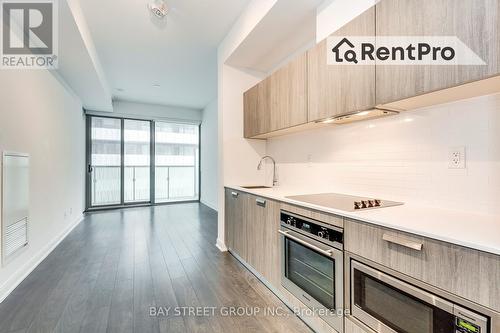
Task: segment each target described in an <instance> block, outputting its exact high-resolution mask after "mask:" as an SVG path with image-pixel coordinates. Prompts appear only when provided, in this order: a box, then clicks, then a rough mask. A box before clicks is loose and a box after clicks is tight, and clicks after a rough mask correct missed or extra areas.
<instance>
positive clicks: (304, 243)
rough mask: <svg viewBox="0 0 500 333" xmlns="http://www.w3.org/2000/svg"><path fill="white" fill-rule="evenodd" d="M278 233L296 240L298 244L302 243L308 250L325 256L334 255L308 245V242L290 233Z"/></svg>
mask: <svg viewBox="0 0 500 333" xmlns="http://www.w3.org/2000/svg"><path fill="white" fill-rule="evenodd" d="M278 232H279V233H280V234H282V235H283V236H285V237H288V238H290V239H291V240H294V241H296V242H297V243H300V244H302V245H304V246H305V247H308V248H310V249H312V250H314V251H317V252H319V253H321V254H324V255H325V256H328V257H331V256H332V254H333V250H323V249H320V248H319V247H317V246H315V245H312V244H311V243H308V242H306V241H304V240H302V239H300V238H298V237H295V236H292V235H290V232H289V231H282V230H278Z"/></svg>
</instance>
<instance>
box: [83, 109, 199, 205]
mask: <svg viewBox="0 0 500 333" xmlns="http://www.w3.org/2000/svg"><path fill="white" fill-rule="evenodd" d="M87 136H88V139H87V161H88V162H87V164H88V165H87V168H88V175H87V192H88V193H87V207H88V208H98V207H105V206H124V205H133V204H144V203H153V204H154V203H165V202H176V201H191V200H198V199H199V183H200V180H199V168H200V166H199V137H200V133H199V126H198V125H192V124H176V123H167V122H153V121H146V120H135V119H118V118H111V117H109V118H108V117H98V116H89V117H88V121H87ZM153 163H154V164H153ZM153 165H154V167H152V166H153Z"/></svg>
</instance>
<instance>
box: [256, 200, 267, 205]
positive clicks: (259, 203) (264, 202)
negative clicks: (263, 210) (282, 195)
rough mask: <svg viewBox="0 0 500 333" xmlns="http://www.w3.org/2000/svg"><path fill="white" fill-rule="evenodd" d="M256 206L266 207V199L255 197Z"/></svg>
mask: <svg viewBox="0 0 500 333" xmlns="http://www.w3.org/2000/svg"><path fill="white" fill-rule="evenodd" d="M255 202H256V203H257V206H261V207H266V200H264V199H255Z"/></svg>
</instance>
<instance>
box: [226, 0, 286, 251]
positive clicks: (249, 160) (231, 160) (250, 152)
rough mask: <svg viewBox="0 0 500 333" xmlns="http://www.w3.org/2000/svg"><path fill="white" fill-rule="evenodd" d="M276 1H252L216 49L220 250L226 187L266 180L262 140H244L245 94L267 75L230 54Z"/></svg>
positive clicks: (264, 146) (264, 144) (264, 147)
mask: <svg viewBox="0 0 500 333" xmlns="http://www.w3.org/2000/svg"><path fill="white" fill-rule="evenodd" d="M276 1H277V0H253V1H251V2H250V3H249V4H248V6H247V8H246V9H245V10H244V11H243V13H242V14H241V15H240V17H239V18H238V19H237V20H236V22H235V24H234V25H233V27H232V28H231V30H230V31H229V33H228V34H227V36H226V38H225V39H224V40H223V41H222V42H221V44H220V45H219V48H218V50H217V54H218V55H217V67H218V72H217V76H218V98H217V99H218V106H217V109H218V140H217V141H218V146H219V152H218V160H219V166H218V187H217V192H218V202H219V210H218V212H219V214H218V237H217V247H218V248H219V249H220V250H222V251H225V250H227V249H226V246H225V239H224V238H225V237H224V232H225V231H224V185H226V184H246V183H254V184H260V183H262V182H263V181H264V179H265V174H264V173H263V172H258V171H257V170H256V166H257V164H258V162H259V159H260V157H261V156H263V155H264V154H265V149H266V143H265V142H264V141H262V140H246V139H243V93H244V92H245V91H246V90H248V89H249V88H250V87H252V86H253V85H255V84H256V83H257V82H259V81H260V80H261V79H262V78H263V77H264V76H265V75H264V74H263V73H255V72H250V71H245V70H242V69H238V68H234V67H231V66H229V65H227V64H226V62H227V60H228V58H229V57H230V56H231V54H232V53H233V52H234V51H235V50H236V49H237V48H238V46H239V45H240V44H241V43H242V42H243V41H244V39H245V38H246V37H247V36H248V34H249V33H250V32H251V31H252V30H253V29H254V28H255V26H256V25H257V24H258V23H259V22H260V21H261V20H262V18H263V17H264V16H265V15H266V14H267V12H268V11H269V10H270V9H271V8H272V7H273V6H274V5H275V4H276Z"/></svg>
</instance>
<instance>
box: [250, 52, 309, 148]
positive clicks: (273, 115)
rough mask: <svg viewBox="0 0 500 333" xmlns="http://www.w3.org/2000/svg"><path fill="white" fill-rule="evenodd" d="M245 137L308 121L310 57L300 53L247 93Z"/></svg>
mask: <svg viewBox="0 0 500 333" xmlns="http://www.w3.org/2000/svg"><path fill="white" fill-rule="evenodd" d="M244 122H245V124H244V128H245V131H244V136H245V138H252V137H256V136H258V135H261V134H266V133H270V132H274V131H278V130H281V129H286V128H289V127H293V126H297V125H300V124H304V123H307V56H306V55H305V54H304V55H301V56H299V57H297V58H296V59H294V60H292V61H291V62H289V63H288V64H286V65H285V66H284V67H282V68H280V69H278V70H277V71H276V72H274V73H273V74H271V75H270V76H269V77H268V78H266V79H265V80H263V81H262V82H260V83H259V84H257V85H255V86H254V87H253V88H251V89H250V90H248V91H247V92H246V93H245V94H244Z"/></svg>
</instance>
